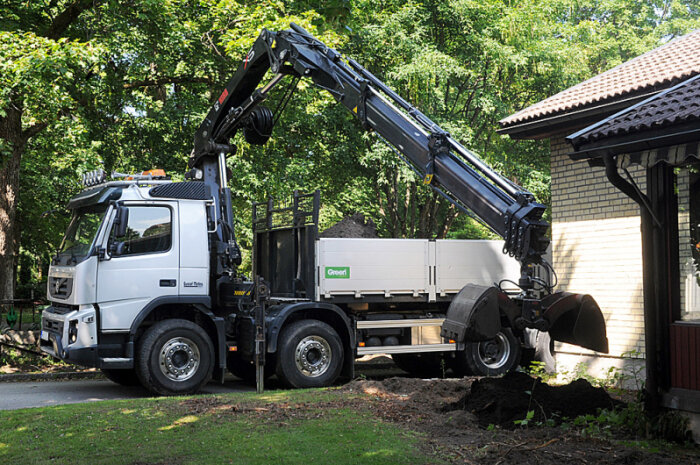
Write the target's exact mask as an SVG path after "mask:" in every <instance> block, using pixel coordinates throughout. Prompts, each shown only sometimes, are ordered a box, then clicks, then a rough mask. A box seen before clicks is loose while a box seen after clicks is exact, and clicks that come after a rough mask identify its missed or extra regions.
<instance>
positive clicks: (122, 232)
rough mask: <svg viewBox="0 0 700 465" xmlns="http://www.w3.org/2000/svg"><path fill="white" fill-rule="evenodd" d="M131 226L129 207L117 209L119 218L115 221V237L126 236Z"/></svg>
mask: <svg viewBox="0 0 700 465" xmlns="http://www.w3.org/2000/svg"><path fill="white" fill-rule="evenodd" d="M128 225H129V209H128V208H127V207H123V206H119V207H117V216H116V217H115V219H114V237H124V236H126V229H127V226H128Z"/></svg>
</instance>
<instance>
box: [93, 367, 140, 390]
mask: <svg viewBox="0 0 700 465" xmlns="http://www.w3.org/2000/svg"><path fill="white" fill-rule="evenodd" d="M101 371H102V374H103V375H105V378H107V379H108V380H110V381H112V382H113V383H117V384H119V385H121V386H140V385H141V381H139V377H138V376H136V370H134V369H133V368H130V369H120V370H117V369H107V368H103V369H102V370H101Z"/></svg>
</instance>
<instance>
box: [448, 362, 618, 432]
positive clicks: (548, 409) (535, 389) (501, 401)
mask: <svg viewBox="0 0 700 465" xmlns="http://www.w3.org/2000/svg"><path fill="white" fill-rule="evenodd" d="M623 405H624V404H623V402H620V401H618V400H613V399H612V398H611V397H610V396H609V395H608V393H607V392H605V389H603V388H601V387H594V386H592V385H591V383H589V382H588V381H586V380H585V379H577V380H575V381H572V382H571V383H569V384H566V385H563V386H550V385H548V384H546V383H543V382H542V381H541V380H540V379H539V378H533V377H531V376H529V375H527V374H525V373H522V372H513V373H508V374H507V375H505V376H504V377H502V378H483V379H478V380H476V381H474V382H473V383H472V385H471V390H470V391H469V392H468V393H466V394H465V395H464V396H463V397H462V398H461V399H460V400H458V401H457V402H456V403H454V404H452V405H449V406H447V407H446V409H445V410H446V411H454V410H460V409H461V410H466V411H468V412H472V413H474V415H476V417H477V418H478V421H479V425H481V426H484V427H486V426H488V425H499V426H501V427H502V428H506V429H515V428H517V427H518V425H517V424H516V423H515V422H516V421H518V420H522V419H524V418H526V415H527V413H528V412H529V411H532V412H533V416H532V418H531V420H530V421H532V422H533V423H536V422H546V421H547V420H553V421H554V423H557V424H558V423H560V422H561V420H562V419H565V418H569V419H573V418H576V417H578V416H581V415H587V414H592V415H595V414H596V412H597V411H598V409H608V410H612V409H614V408H615V407H622V406H623Z"/></svg>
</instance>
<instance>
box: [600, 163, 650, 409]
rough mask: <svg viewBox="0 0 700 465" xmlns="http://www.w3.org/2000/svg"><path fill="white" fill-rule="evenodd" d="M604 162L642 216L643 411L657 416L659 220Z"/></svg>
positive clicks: (614, 168)
mask: <svg viewBox="0 0 700 465" xmlns="http://www.w3.org/2000/svg"><path fill="white" fill-rule="evenodd" d="M603 162H604V163H605V175H606V177H607V178H608V181H610V183H611V184H612V185H613V186H615V187H617V188H618V189H619V190H620V191H621V192H622V193H624V194H625V195H627V196H628V197H629V198H631V199H632V200H634V201H635V202H636V203H637V204H639V209H640V213H641V233H642V267H643V270H642V273H643V275H642V288H643V294H644V296H643V298H644V350H645V352H646V356H645V368H646V384H645V386H644V391H645V396H644V397H645V409H646V410H647V412H649V413H650V414H652V415H653V414H656V412H658V410H659V403H660V396H659V389H658V386H659V380H658V356H657V347H656V346H657V320H658V318H657V317H658V312H659V309H658V307H657V305H656V286H655V283H654V277H653V272H652V265H653V262H654V222H657V223H658V220H656V218H655V217H654V214H653V212H652V211H651V203H650V202H649V199H648V198H647V196H646V195H644V193H643V192H641V191H639V190H638V189H637V188H636V186H634V185H632V184H631V183H630V182H629V181H627V180H625V179H624V178H623V177H622V176H620V173H619V171H618V169H617V163H616V161H615V157H614V156H613V155H611V154H609V153H608V154H605V155H603Z"/></svg>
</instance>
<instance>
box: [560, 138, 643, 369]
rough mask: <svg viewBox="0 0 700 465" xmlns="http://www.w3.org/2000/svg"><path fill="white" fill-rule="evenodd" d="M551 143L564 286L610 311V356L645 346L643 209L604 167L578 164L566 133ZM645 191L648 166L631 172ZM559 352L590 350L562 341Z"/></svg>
mask: <svg viewBox="0 0 700 465" xmlns="http://www.w3.org/2000/svg"><path fill="white" fill-rule="evenodd" d="M550 143H551V151H552V158H551V174H552V254H553V262H554V263H553V265H554V269H555V270H556V271H557V274H558V277H559V289H560V290H566V291H571V292H580V293H587V294H591V295H592V296H593V297H594V298H595V299H596V301H597V302H598V304H599V305H600V307H601V309H602V310H603V313H604V315H605V320H606V322H607V330H608V340H609V341H610V355H611V356H617V357H619V356H620V355H621V354H623V353H625V352H630V351H640V352H643V350H644V313H643V301H642V298H643V296H642V258H641V250H642V249H641V247H642V246H641V234H640V217H639V207H638V206H637V204H636V203H634V202H633V201H632V200H631V199H629V198H628V197H627V196H625V195H624V194H622V193H621V192H619V191H618V190H617V188H615V187H614V186H612V185H611V184H610V183H609V182H608V180H607V178H606V177H605V172H604V169H603V168H591V167H590V166H589V165H588V163H587V162H574V161H572V160H571V159H570V158H569V156H568V154H569V153H570V152H571V151H572V149H571V146H570V145H569V144H568V143H567V142H566V141H565V140H564V135H562V136H559V137H553V138H552V139H551V140H550ZM630 172H631V173H632V175H633V177H634V178H635V180H636V181H637V183H638V184H639V186H640V188H641V189H642V190H644V189H645V184H646V182H645V175H644V169H643V168H639V167H637V168H635V169H633V170H630ZM557 351H559V352H562V353H570V354H586V353H590V352H588V351H586V350H583V349H581V348H579V347H576V346H571V345H568V344H558V345H557Z"/></svg>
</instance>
